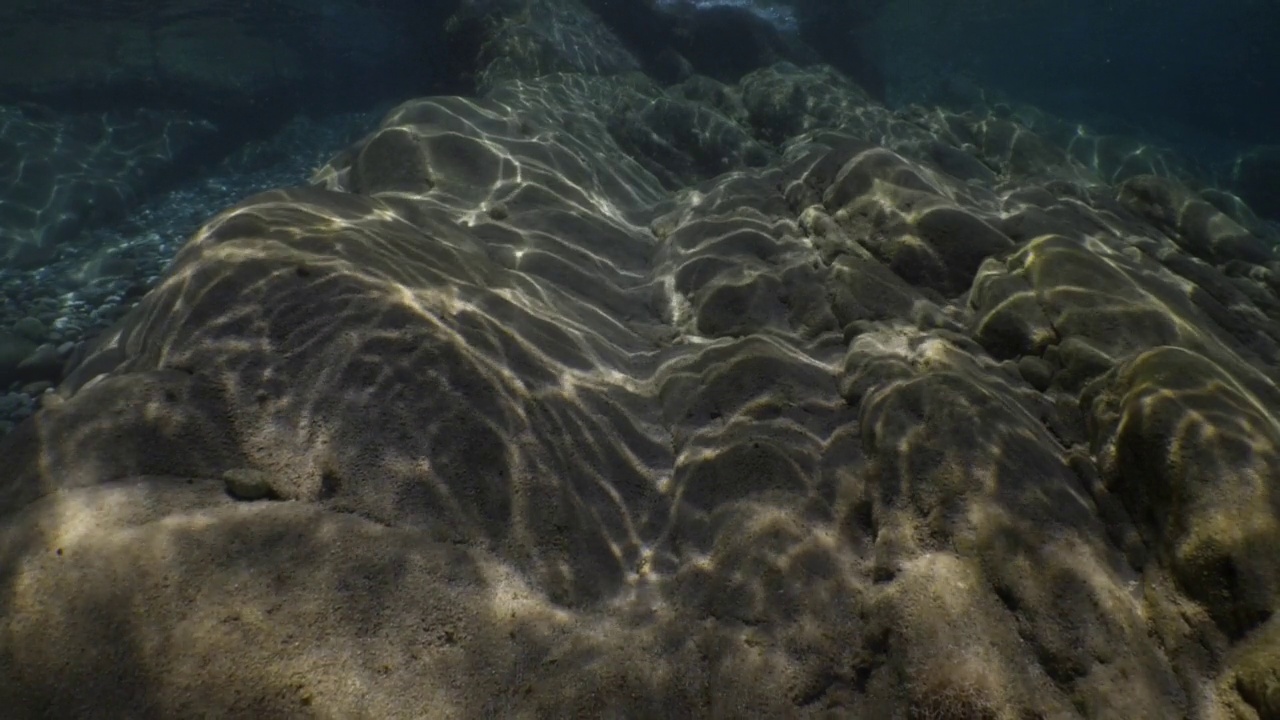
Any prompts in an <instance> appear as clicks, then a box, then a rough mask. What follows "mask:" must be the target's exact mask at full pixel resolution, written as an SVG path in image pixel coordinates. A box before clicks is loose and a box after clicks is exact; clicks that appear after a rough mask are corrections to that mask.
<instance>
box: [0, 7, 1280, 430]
mask: <svg viewBox="0 0 1280 720" xmlns="http://www.w3.org/2000/svg"><path fill="white" fill-rule="evenodd" d="M522 5H523V3H522V2H518V1H517V0H468V1H467V2H461V1H460V0H431V1H429V2H404V1H400V2H397V1H396V0H381V1H371V0H366V1H363V2H358V1H356V0H321V1H319V2H310V1H308V2H302V1H301V0H296V1H294V0H277V1H275V2H252V3H250V2H195V1H185V2H184V1H180V0H169V1H162V0H147V1H145V2H142V1H138V0H134V1H127V0H96V1H94V2H90V1H88V0H81V1H79V2H48V1H40V2H36V1H25V0H11V1H10V2H8V3H6V4H5V5H4V7H3V8H0V28H3V29H0V118H3V120H2V121H0V193H2V194H0V299H3V302H4V304H3V308H2V309H0V390H4V391H5V392H7V393H9V394H8V395H5V396H3V397H4V398H5V400H4V401H3V402H0V416H2V417H3V418H5V419H4V420H0V423H4V424H6V426H7V424H8V423H11V422H12V421H14V420H16V419H18V418H20V417H22V416H24V415H25V414H26V413H28V412H30V410H31V408H32V407H33V406H34V399H35V398H36V397H37V396H38V395H39V393H40V392H42V391H43V389H44V388H47V387H49V386H50V385H52V384H54V383H56V382H57V380H58V378H59V376H60V373H61V370H60V368H62V367H63V364H64V363H65V362H66V361H67V360H68V359H70V358H71V357H72V355H73V353H74V352H75V350H74V348H76V347H77V346H78V345H79V344H80V343H82V342H83V341H84V340H85V339H86V338H87V337H91V336H92V335H94V334H96V333H97V332H100V331H101V330H102V329H103V328H104V327H106V326H107V325H109V323H110V322H111V321H112V320H113V319H114V318H116V317H118V316H119V315H120V314H121V313H123V312H124V311H125V309H127V307H128V306H129V305H130V303H131V300H132V299H136V297H137V296H139V295H140V294H141V293H143V292H145V290H146V288H147V287H148V284H149V283H151V282H154V280H155V278H156V276H157V274H158V273H159V272H160V269H161V268H162V267H163V265H164V263H165V262H166V258H167V257H168V255H169V254H170V253H172V252H173V250H174V248H176V247H177V246H179V245H180V244H181V242H182V240H183V239H184V238H185V237H186V236H187V235H189V234H190V233H191V232H192V231H194V230H195V228H196V227H198V226H199V224H200V222H201V221H202V220H203V219H205V218H207V217H208V216H210V215H212V214H214V213H215V212H217V211H218V210H219V209H220V208H222V207H224V206H225V205H226V204H228V203H229V202H233V201H234V200H236V199H238V198H240V197H244V196H247V195H249V194H251V193H253V192H257V191H260V190H264V189H266V187H267V185H269V184H271V183H276V184H285V185H287V184H290V183H304V182H305V181H306V178H307V175H308V173H309V171H310V170H312V169H314V167H315V166H317V165H319V164H320V162H321V159H322V158H324V157H327V156H328V155H329V154H332V153H334V152H337V151H338V150H340V149H341V146H342V145H343V144H345V143H346V142H349V141H351V140H352V139H354V138H356V137H358V136H359V134H360V133H361V132H362V131H364V130H367V129H369V128H371V127H372V126H373V125H374V124H375V122H376V118H377V116H378V112H379V111H380V109H382V108H386V107H389V106H390V105H392V104H394V103H396V102H399V101H402V100H405V99H407V98H412V97H418V96H426V95H438V94H461V95H467V94H473V93H476V92H479V91H480V90H482V89H483V88H482V86H483V85H484V83H485V82H486V76H485V67H486V66H487V65H488V63H490V62H491V61H492V59H493V57H494V56H495V55H497V54H500V53H501V52H504V50H503V46H502V45H501V42H503V40H501V38H502V37H503V36H502V35H501V34H500V33H497V34H495V33H494V32H493V28H494V27H495V23H496V22H498V21H497V20H496V18H501V17H508V18H511V17H514V18H515V19H516V20H515V22H514V23H513V24H512V27H514V28H516V29H515V30H511V31H510V32H508V37H518V34H519V32H520V31H519V29H518V28H519V27H520V26H521V23H524V25H525V27H537V26H539V25H540V24H542V25H545V26H548V27H550V26H554V27H551V30H550V31H549V32H548V33H547V34H548V35H550V36H553V37H557V36H558V35H557V34H558V33H563V37H564V38H566V39H564V40H563V43H564V44H565V46H566V47H570V46H572V45H574V44H575V43H576V44H578V45H579V46H585V45H589V44H591V43H594V42H596V41H595V40H581V39H574V38H573V37H572V32H573V30H572V28H573V27H574V25H575V23H576V21H575V20H574V15H575V14H577V15H578V16H580V17H581V16H585V14H586V13H595V14H596V15H598V16H599V17H600V18H601V19H602V20H603V21H604V23H605V24H606V25H607V26H608V27H609V28H610V31H611V32H612V33H614V35H615V39H614V40H611V41H609V42H621V44H622V45H623V46H625V49H626V51H628V52H629V53H630V54H631V55H632V56H634V57H635V58H636V59H637V60H638V61H639V64H640V67H639V69H640V70H641V71H643V72H645V73H646V74H648V75H649V76H650V77H652V78H654V79H657V80H658V81H660V82H674V81H676V80H679V79H683V78H686V77H688V76H689V74H690V73H693V74H702V75H706V76H709V77H712V78H714V79H716V80H718V81H721V82H726V83H732V82H735V81H736V80H737V79H738V78H740V77H742V76H743V75H745V74H746V73H748V72H750V71H752V70H754V69H757V68H759V67H763V66H767V65H769V64H772V63H774V62H778V61H788V62H792V63H795V64H797V65H801V66H803V65H806V64H812V63H819V62H821V63H827V64H830V65H832V66H834V67H835V68H837V69H838V70H839V71H841V72H842V73H843V74H844V75H846V76H847V77H850V78H852V79H853V80H854V81H855V82H857V83H858V84H859V85H860V86H861V87H863V88H864V89H865V90H866V91H867V92H868V93H869V94H870V95H871V96H872V97H873V98H875V99H876V100H878V101H881V102H884V103H886V104H887V105H889V106H890V107H903V106H906V105H908V104H919V105H921V106H923V107H933V106H941V107H949V108H952V109H955V110H961V111H963V110H978V111H983V112H985V111H987V110H989V109H990V108H992V107H1004V108H1006V109H1007V110H1006V112H1007V113H1010V114H1012V115H1013V116H1015V117H1019V118H1022V119H1023V120H1024V121H1026V120H1027V118H1028V115H1027V113H1028V112H1033V113H1044V114H1045V115H1046V116H1050V117H1052V118H1053V119H1054V122H1058V123H1062V124H1064V126H1071V125H1078V126H1079V128H1080V132H1081V134H1082V135H1093V134H1114V135H1119V136H1124V137H1126V138H1129V139H1130V140H1132V141H1135V142H1138V143H1143V144H1149V145H1151V146H1153V147H1161V148H1168V149H1170V150H1172V151H1174V152H1176V153H1178V154H1179V156H1180V157H1182V158H1184V159H1185V160H1186V162H1187V163H1188V165H1189V166H1193V167H1195V168H1197V169H1198V170H1197V172H1199V173H1200V178H1201V179H1202V181H1203V182H1205V183H1207V184H1210V185H1215V186H1220V187H1222V188H1224V189H1225V190H1227V191H1229V192H1232V193H1235V194H1238V195H1239V196H1241V197H1242V198H1243V199H1244V201H1245V202H1247V203H1249V204H1250V205H1251V206H1252V207H1253V209H1254V210H1255V211H1257V212H1258V213H1260V214H1261V215H1262V216H1263V217H1264V218H1268V217H1269V218H1271V219H1272V220H1275V219H1276V218H1280V197H1278V196H1280V190H1277V189H1276V185H1275V178H1276V177H1277V171H1276V169H1275V168H1276V166H1277V164H1280V160H1277V159H1276V155H1277V153H1280V151H1277V150H1276V149H1275V147H1276V145H1277V144H1280V132H1278V131H1277V129H1276V127H1277V126H1276V124H1275V118H1276V117H1278V116H1280V82H1278V81H1280V51H1278V50H1277V49H1276V46H1275V45H1274V44H1273V43H1272V42H1271V40H1272V37H1273V35H1274V31H1275V30H1276V29H1277V28H1280V5H1278V4H1276V3H1263V2H1244V1H1236V2H1222V3H1210V2H1188V3H1166V2H1154V0H1127V1H1126V0H1117V1H1114V2H1103V1H1101V0H1084V1H1082V2H1076V3H1069V4H1068V3H1059V2H1047V1H1036V0H1032V1H1027V0H1019V1H1016V2H1015V1H1006V2H1000V1H997V0H984V1H981V2H971V3H963V4H960V3H954V2H946V1H930V0H872V1H869V2H848V1H847V0H792V1H788V0H724V1H719V0H655V1H651V0H583V1H582V2H564V3H549V4H547V5H548V7H552V8H554V12H548V11H546V10H545V8H544V9H542V10H535V11H529V10H522V9H521V7H522ZM521 12H525V13H526V14H527V15H528V17H521V16H520V13H521ZM503 32H507V31H503ZM495 37H498V38H499V41H495V39H494V38H495ZM604 44H605V45H607V44H608V43H607V42H606V43H604ZM570 50H571V51H576V48H572V47H570ZM569 54H572V52H570V53H569ZM546 69H547V70H552V71H554V70H563V69H566V68H563V67H557V66H556V65H555V62H550V61H549V62H548V67H547V68H546ZM526 70H527V69H526ZM603 71H604V72H609V69H608V68H607V67H606V68H604V70H603ZM522 72H525V71H522ZM526 74H529V73H528V72H526ZM533 74H536V71H535V72H534V73H533ZM352 118H361V120H359V121H355V122H353V121H352V120H351V119H352ZM1028 122H1029V121H1028ZM246 157H249V158H250V160H249V161H248V162H249V163H250V165H251V166H246V164H245V163H246V160H245V158H246ZM1241 158H1246V159H1249V160H1250V162H1251V163H1252V164H1249V163H1246V164H1245V165H1243V166H1242V165H1241V164H1239V162H1238V161H1239V160H1240V159H1241ZM1259 158H1261V160H1259ZM1242 167H1243V168H1244V170H1242ZM267 179H269V182H267ZM264 183H266V184H264ZM198 188H206V189H209V188H217V189H218V190H217V191H216V192H214V191H209V192H204V193H202V192H201V191H199V190H198ZM178 198H181V200H179V199H178ZM179 203H180V205H179ZM174 218H181V221H178V220H174ZM19 329H21V331H19ZM48 346H52V347H53V348H56V349H57V350H56V352H51V351H50V350H49V347H48ZM41 347H44V348H45V350H44V357H43V359H42V360H41V361H40V362H36V363H35V364H34V365H33V364H32V362H30V361H31V358H32V357H33V354H34V353H35V351H36V349H37V348H41ZM23 362H26V366H25V367H24V369H22V370H19V369H18V365H19V364H21V363H23Z"/></svg>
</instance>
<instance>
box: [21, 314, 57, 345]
mask: <svg viewBox="0 0 1280 720" xmlns="http://www.w3.org/2000/svg"><path fill="white" fill-rule="evenodd" d="M13 331H14V332H15V333H17V334H18V335H21V336H22V337H24V338H26V339H28V340H30V341H31V342H34V343H39V342H43V341H44V338H45V335H47V334H48V332H49V330H48V328H46V327H45V324H44V323H42V322H40V320H39V318H34V317H30V316H27V317H24V318H22V319H21V320H19V321H18V322H16V323H14V324H13Z"/></svg>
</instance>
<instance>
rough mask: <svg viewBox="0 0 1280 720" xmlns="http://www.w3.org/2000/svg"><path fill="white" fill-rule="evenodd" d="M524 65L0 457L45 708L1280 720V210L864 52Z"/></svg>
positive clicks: (460, 103)
mask: <svg viewBox="0 0 1280 720" xmlns="http://www.w3.org/2000/svg"><path fill="white" fill-rule="evenodd" d="M579 29H580V28H579ZM534 30H536V28H535V29H534ZM591 32H595V31H594V30H593V31H591ZM588 35H590V33H588ZM557 67H559V66H557ZM499 69H500V68H499ZM613 69H614V70H620V71H625V67H615V68H613ZM489 77H491V78H492V81H491V83H490V85H489V87H488V90H487V91H486V92H485V93H484V94H483V95H482V96H480V97H477V98H462V97H429V98H423V99H418V100H413V101H410V102H406V103H404V104H402V105H400V106H399V107H397V108H395V109H394V110H392V111H391V112H390V113H389V114H388V115H387V116H386V118H385V119H384V120H383V122H382V123H381V125H380V127H378V128H377V129H376V130H375V131H373V132H372V133H370V134H369V135H368V136H367V137H366V138H365V139H363V140H362V141H360V142H359V143H357V144H356V145H354V146H353V147H351V148H349V149H348V150H347V151H345V152H343V153H341V154H339V155H338V156H337V157H336V158H335V159H334V160H333V161H332V162H331V163H330V164H328V165H327V166H326V167H325V168H323V169H322V170H321V171H320V172H319V173H317V175H316V178H315V181H314V183H313V184H312V185H311V186H309V187H301V188H286V189H280V190H275V191H271V192H268V193H265V194H261V195H258V196H255V197H253V198H250V199H247V200H245V201H244V202H242V203H240V204H239V205H237V206H235V207H232V208H229V209H227V210H226V211H225V212H223V213H221V214H219V215H218V216H216V217H215V218H213V219H212V220H211V221H210V222H209V223H208V224H207V225H206V226H205V227H204V228H203V229H202V230H201V231H200V232H199V233H198V234H197V235H196V236H195V237H193V238H192V239H191V241H190V242H189V243H188V244H187V245H186V246H185V247H184V248H183V249H182V251H181V252H180V253H179V255H178V257H177V258H176V260H175V262H174V264H173V266H172V267H171V268H170V269H169V270H168V272H167V273H166V275H165V277H164V279H163V280H162V281H161V283H160V285H159V286H158V287H157V288H156V289H154V290H153V291H152V292H150V293H149V294H148V295H147V296H146V297H145V298H144V299H143V300H142V301H141V302H140V303H139V305H138V306H137V308H135V309H134V310H133V311H132V312H131V313H130V314H129V315H128V316H126V317H125V319H124V320H123V321H122V322H121V323H120V324H118V325H117V326H116V327H115V328H114V329H113V330H112V331H110V332H109V333H108V334H107V335H106V336H105V337H103V338H102V339H101V340H100V342H99V343H98V344H97V345H96V346H95V347H94V348H93V349H91V350H90V351H89V352H88V353H87V355H86V357H85V358H84V359H83V360H82V361H81V362H80V363H79V364H78V366H77V367H76V369H75V370H74V371H73V372H72V373H71V374H70V376H69V377H68V378H67V379H66V381H65V382H64V383H63V384H62V385H61V386H60V387H59V388H58V389H57V390H56V391H55V392H54V393H51V394H49V395H46V396H45V397H46V400H45V401H44V403H43V405H44V406H43V408H42V409H41V410H40V411H39V412H38V413H37V414H36V415H35V416H34V417H33V418H31V419H30V420H29V421H27V422H25V423H24V424H23V425H21V426H19V428H18V429H17V430H16V431H15V432H14V433H13V434H11V435H10V436H9V437H7V438H6V439H4V440H3V441H0V461H2V463H3V468H4V472H3V473H0V637H3V638H4V640H3V642H2V643H0V707H4V708H20V710H18V711H15V714H14V715H13V717H33V718H34V717H119V716H122V715H127V714H133V715H135V716H144V717H183V716H190V715H198V714H205V715H209V716H215V717H350V718H361V717H369V718H399V717H404V718H415V717H424V716H430V717H442V718H447V717H458V718H471V717H600V716H604V717H608V716H619V717H653V718H673V717H725V718H728V717H868V718H871V717H876V718H879V717H884V718H891V717H903V718H1029V717H1043V718H1065V717H1096V718H1153V719H1154V718H1161V719H1163V718H1177V717H1189V718H1206V719H1210V718H1212V719H1218V718H1223V719H1226V718H1274V717H1276V708H1277V707H1280V705H1278V703H1277V700H1276V696H1275V675H1274V670H1273V666H1272V665H1271V664H1270V662H1269V659H1271V658H1274V657H1275V656H1276V653H1277V647H1280V646H1278V645H1277V643H1278V642H1280V634H1278V633H1277V631H1276V623H1277V622H1278V619H1277V617H1276V615H1275V610H1276V609H1277V607H1280V562H1278V561H1277V558H1278V557H1280V556H1277V554H1276V553H1275V552H1274V549H1275V548H1276V547H1277V546H1280V490H1278V489H1277V486H1276V483H1277V477H1280V454H1278V453H1280V424H1278V423H1277V418H1276V415H1275V409H1276V408H1278V407H1280V388H1278V387H1277V385H1276V377H1277V363H1278V362H1280V358H1278V357H1277V353H1278V352H1280V350H1278V345H1277V343H1278V342H1280V301H1278V300H1277V295H1276V294H1277V290H1278V289H1280V276H1278V275H1277V273H1280V263H1278V262H1277V261H1276V259H1275V258H1274V256H1273V254H1272V252H1271V248H1272V247H1273V246H1274V244H1275V242H1276V238H1275V237H1272V236H1264V235H1262V234H1261V231H1260V230H1254V229H1249V228H1250V225H1249V223H1248V221H1247V218H1244V217H1243V216H1241V217H1235V216H1233V215H1232V214H1231V210H1232V209H1231V208H1230V207H1227V208H1226V209H1223V207H1224V205H1223V204H1221V203H1217V204H1215V203H1214V202H1210V201H1209V200H1208V199H1205V197H1203V195H1202V194H1201V193H1198V192H1197V190H1196V189H1195V188H1194V187H1189V186H1187V185H1186V184H1185V183H1184V181H1183V180H1181V179H1180V178H1178V177H1176V176H1173V175H1164V176H1158V175H1140V174H1133V175H1127V176H1126V177H1125V178H1124V182H1123V183H1120V184H1112V183H1113V181H1114V180H1115V178H1113V177H1111V176H1106V177H1104V176H1103V174H1102V173H1101V172H1100V171H1099V169H1098V168H1096V167H1091V166H1089V165H1087V164H1084V163H1082V162H1080V161H1079V159H1077V157H1076V156H1075V155H1074V154H1073V153H1072V152H1071V149H1070V148H1068V147H1063V146H1062V145H1060V144H1056V143H1055V142H1054V141H1053V140H1052V139H1051V138H1046V137H1041V136H1039V135H1037V134H1036V133H1035V132H1034V131H1032V130H1030V129H1028V128H1027V127H1026V126H1024V125H1021V124H1019V122H1017V121H1016V120H1014V119H1008V118H1001V117H998V116H995V115H993V116H990V117H984V116H978V115H964V114H959V115H957V114H947V113H942V112H931V111H930V112H926V111H924V110H920V109H909V110H907V111H902V112H891V111H889V110H887V109H885V108H884V107H882V106H880V105H879V104H877V103H876V102H874V101H873V100H871V99H870V98H869V96H868V95H867V93H866V92H864V91H862V90H861V89H860V88H858V87H857V86H854V85H852V84H850V83H848V82H847V81H842V80H840V78H839V76H838V74H836V73H834V72H833V71H832V70H830V69H829V68H823V67H814V68H805V69H801V68H797V67H795V66H793V65H788V64H780V65H777V66H774V67H771V68H767V69H764V70H760V71H757V73H755V74H752V75H748V76H747V77H744V78H743V79H742V80H741V81H740V82H739V83H737V84H735V85H723V84H720V83H717V82H716V81H714V80H711V79H708V78H691V79H689V80H687V81H685V82H684V83H682V84H680V85H676V86H671V87H667V88H663V87H660V86H658V85H656V84H654V83H653V82H651V81H649V80H647V79H646V78H644V77H642V76H639V75H638V74H628V73H625V72H623V73H622V74H618V75H611V76H600V75H594V74H591V73H588V72H582V69H581V68H576V69H575V71H573V72H557V73H551V74H544V75H540V76H538V77H525V76H519V77H506V76H504V75H503V74H502V73H501V72H498V70H495V72H494V73H492V74H490V76H489ZM640 111H643V112H640ZM655 149H662V150H664V151H662V152H659V151H655ZM10 340H11V342H19V341H21V342H29V341H25V340H21V339H20V338H17V337H16V336H15V337H14V338H11V339H10ZM23 713H25V714H23Z"/></svg>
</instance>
